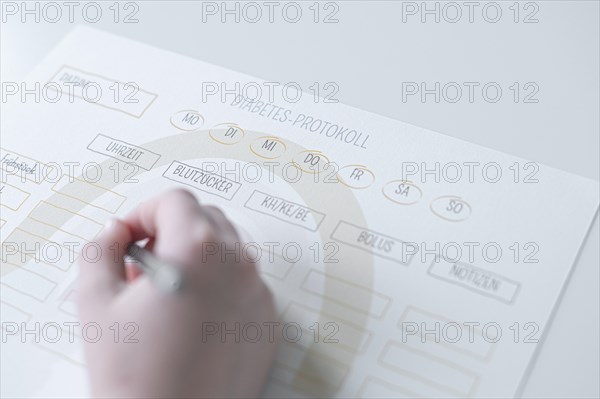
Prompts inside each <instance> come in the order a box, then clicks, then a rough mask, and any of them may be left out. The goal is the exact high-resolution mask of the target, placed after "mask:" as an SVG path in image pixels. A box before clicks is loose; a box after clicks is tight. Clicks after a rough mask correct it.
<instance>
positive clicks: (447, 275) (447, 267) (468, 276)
mask: <svg viewBox="0 0 600 399" xmlns="http://www.w3.org/2000/svg"><path fill="white" fill-rule="evenodd" d="M427 272H428V273H429V275H431V276H433V277H435V278H438V279H440V280H444V281H447V282H449V283H452V284H456V285H459V286H461V287H464V288H466V289H468V290H471V291H475V292H477V293H479V294H482V295H485V296H488V297H490V298H494V299H497V300H499V301H502V302H506V303H512V302H514V300H515V297H516V296H517V293H518V292H519V287H520V285H519V283H517V282H516V281H512V280H509V279H508V278H506V277H503V276H500V275H498V274H496V273H492V272H489V271H487V270H484V269H480V268H478V267H475V266H472V265H468V264H466V263H462V262H452V261H449V260H447V259H444V258H436V259H434V260H433V262H432V263H431V265H430V266H429V270H428V271H427Z"/></svg>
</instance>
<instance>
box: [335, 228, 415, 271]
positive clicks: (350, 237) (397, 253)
mask: <svg viewBox="0 0 600 399" xmlns="http://www.w3.org/2000/svg"><path fill="white" fill-rule="evenodd" d="M331 238H332V239H334V240H336V241H339V242H341V243H344V244H348V245H350V246H352V247H354V248H358V249H361V250H363V251H367V252H370V253H372V254H373V255H377V256H379V257H381V258H385V259H388V260H391V261H393V262H396V263H400V264H402V265H408V263H409V262H410V259H411V258H412V253H411V252H410V251H407V249H408V247H407V246H406V244H405V243H404V242H403V241H401V240H399V239H397V238H394V237H391V236H388V235H385V234H382V233H378V232H376V231H373V230H369V229H367V228H364V227H360V226H356V225H354V224H352V223H348V222H345V221H343V220H342V221H340V222H339V223H338V225H337V226H336V227H335V229H334V230H333V232H332V233H331Z"/></svg>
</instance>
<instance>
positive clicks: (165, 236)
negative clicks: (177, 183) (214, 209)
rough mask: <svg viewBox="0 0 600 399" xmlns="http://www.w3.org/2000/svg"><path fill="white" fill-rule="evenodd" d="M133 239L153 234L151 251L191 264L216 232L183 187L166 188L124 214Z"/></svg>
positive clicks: (174, 260)
mask: <svg viewBox="0 0 600 399" xmlns="http://www.w3.org/2000/svg"><path fill="white" fill-rule="evenodd" d="M124 222H125V223H127V225H128V226H129V228H130V230H131V232H132V236H133V240H135V241H137V240H141V239H144V238H147V237H150V238H154V240H155V242H154V253H155V254H156V255H157V256H159V257H160V258H162V259H164V260H165V261H170V262H173V263H175V264H181V265H184V266H185V265H191V264H193V263H195V262H196V260H197V259H198V256H199V255H200V253H201V250H202V244H203V243H204V242H215V241H217V240H216V232H215V230H214V228H213V227H212V225H211V223H210V222H209V220H208V219H207V217H206V214H205V213H204V212H203V211H202V209H201V207H200V204H198V201H197V200H196V198H195V197H194V196H193V195H192V194H191V193H189V192H188V191H186V190H172V191H168V192H166V193H164V194H162V195H160V196H158V197H156V198H154V199H152V200H150V201H148V202H144V203H142V204H140V206H138V208H136V209H135V210H134V211H133V212H132V213H131V214H129V215H128V216H127V217H125V219H124Z"/></svg>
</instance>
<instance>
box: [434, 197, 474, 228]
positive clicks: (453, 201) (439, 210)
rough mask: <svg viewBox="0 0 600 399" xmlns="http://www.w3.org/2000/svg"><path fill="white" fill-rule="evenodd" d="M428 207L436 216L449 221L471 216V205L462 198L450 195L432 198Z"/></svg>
mask: <svg viewBox="0 0 600 399" xmlns="http://www.w3.org/2000/svg"><path fill="white" fill-rule="evenodd" d="M430 208H431V211H432V212H433V213H435V214H436V215H437V216H439V217H441V218H442V219H444V220H448V221H450V222H462V221H463V220H467V219H468V218H469V216H471V205H469V204H468V203H467V202H466V201H465V200H463V199H462V198H460V197H455V196H452V195H446V196H443V197H439V198H436V199H434V200H433V201H432V202H431V205H430Z"/></svg>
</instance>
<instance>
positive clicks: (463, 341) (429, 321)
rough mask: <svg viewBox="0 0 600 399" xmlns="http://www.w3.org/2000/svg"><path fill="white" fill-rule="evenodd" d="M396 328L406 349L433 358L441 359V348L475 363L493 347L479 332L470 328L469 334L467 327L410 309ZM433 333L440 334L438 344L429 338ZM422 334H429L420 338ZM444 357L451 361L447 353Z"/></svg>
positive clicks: (487, 354)
mask: <svg viewBox="0 0 600 399" xmlns="http://www.w3.org/2000/svg"><path fill="white" fill-rule="evenodd" d="M398 327H399V328H400V330H402V333H401V334H402V342H404V343H405V344H406V345H409V346H411V347H413V348H416V349H419V350H422V351H424V352H428V353H431V354H433V355H437V356H442V353H444V352H446V353H447V351H444V348H447V349H450V350H452V351H456V352H460V353H464V354H468V355H470V356H474V357H477V358H479V359H486V358H487V357H488V356H489V355H490V353H491V351H492V349H493V348H494V344H492V343H491V342H488V341H486V340H485V339H483V333H482V332H481V330H480V329H478V328H473V331H472V332H470V331H469V327H468V326H466V325H465V324H463V323H461V322H457V321H453V320H449V319H447V318H445V317H443V316H441V315H436V314H433V313H431V312H427V311H424V310H421V309H418V308H416V307H414V306H409V307H408V308H407V309H406V311H405V312H404V314H403V315H402V317H401V318H400V322H399V323H398ZM436 329H437V331H441V333H440V337H441V338H439V342H436V339H435V337H433V334H431V332H432V331H436ZM446 329H447V330H446ZM425 331H427V332H428V333H429V334H428V335H427V334H423V333H424V332H425ZM446 331H447V332H446ZM459 334H460V335H459ZM471 335H473V337H471ZM446 336H449V337H451V341H452V342H450V340H448V339H445V337H446ZM425 338H427V339H425ZM447 355H448V356H449V357H452V354H451V353H447Z"/></svg>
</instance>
